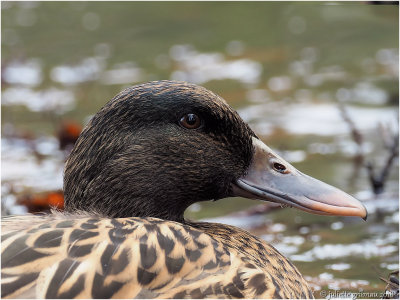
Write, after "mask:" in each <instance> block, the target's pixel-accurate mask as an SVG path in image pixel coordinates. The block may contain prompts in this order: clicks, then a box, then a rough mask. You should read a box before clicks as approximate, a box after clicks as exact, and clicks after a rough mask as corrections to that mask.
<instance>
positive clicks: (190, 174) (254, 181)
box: [64, 81, 367, 222]
mask: <svg viewBox="0 0 400 300" xmlns="http://www.w3.org/2000/svg"><path fill="white" fill-rule="evenodd" d="M64 194H65V208H66V210H67V211H74V210H84V211H92V212H97V213H100V214H102V215H105V216H110V217H131V216H137V217H157V218H162V219H167V220H173V221H180V222H182V221H183V214H184V211H185V209H186V208H187V207H188V206H190V205H191V204H193V203H195V202H200V201H206V200H217V199H222V198H226V197H231V196H243V197H246V198H252V199H260V200H266V201H272V202H277V203H281V204H284V205H288V206H294V207H297V208H299V209H302V210H305V211H308V212H312V213H317V214H330V215H343V216H360V217H362V218H365V217H366V215H367V212H366V210H365V208H364V206H363V205H362V204H361V203H360V202H359V201H357V200H356V199H354V198H353V197H351V196H350V195H348V194H346V193H344V192H342V191H340V190H338V189H336V188H334V187H332V186H330V185H328V184H325V183H323V182H321V181H318V180H316V179H313V178H311V177H309V176H307V175H304V174H302V173H301V172H299V171H297V170H296V169H295V168H294V167H293V166H291V165H290V164H289V163H287V162H286V161H285V160H283V159H282V158H281V157H279V156H278V155H277V154H276V153H274V152H273V151H272V150H271V149H270V148H268V147H267V146H266V145H265V144H264V143H263V142H262V141H261V140H260V139H259V138H258V137H257V136H256V135H255V133H254V132H253V131H252V130H251V129H250V127H249V126H248V125H247V124H245V123H244V122H243V121H242V119H241V118H240V117H239V115H238V114H237V113H236V112H235V111H234V110H233V109H232V108H231V107H230V106H229V105H228V104H227V103H226V102H225V101H224V100H223V99H222V98H220V97H219V96H217V95H215V94H214V93H212V92H210V91H208V90H207V89H205V88H202V87H199V86H197V85H194V84H189V83H185V82H176V81H158V82H150V83H146V84H142V85H137V86H134V87H131V88H128V89H125V90H124V91H122V92H121V93H120V94H118V95H117V96H116V97H114V98H113V99H112V100H111V101H110V102H108V103H107V104H106V105H105V106H104V107H103V108H102V109H101V110H100V111H99V112H98V113H97V114H96V115H95V116H94V117H93V118H92V119H91V121H90V122H89V124H88V125H87V126H86V127H85V129H84V130H83V132H82V133H81V135H80V137H79V138H78V140H77V142H76V143H75V147H74V149H73V150H72V152H71V154H70V156H69V158H68V160H67V162H66V167H65V173H64Z"/></svg>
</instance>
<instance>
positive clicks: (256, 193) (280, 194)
mask: <svg viewBox="0 0 400 300" xmlns="http://www.w3.org/2000/svg"><path fill="white" fill-rule="evenodd" d="M253 145H254V149H255V152H254V157H253V161H252V163H251V165H250V167H249V169H248V171H247V173H246V174H245V175H244V176H242V177H241V178H239V179H238V180H237V181H236V182H235V183H234V184H233V186H232V191H233V195H234V196H240V197H245V198H250V199H259V200H264V201H271V202H275V203H279V204H281V205H283V206H290V207H296V208H298V209H301V210H304V211H307V212H310V213H313V214H319V215H335V216H358V217H361V218H363V219H364V220H366V218H367V210H366V209H365V207H364V205H362V204H361V202H360V201H358V200H357V199H355V198H353V197H352V196H350V195H348V194H346V193H345V192H343V191H341V190H339V189H337V188H335V187H333V186H331V185H329V184H326V183H324V182H322V181H319V180H317V179H315V178H312V177H310V176H308V175H305V174H303V173H301V172H300V171H298V170H297V169H296V168H294V167H293V166H292V165H290V164H289V163H288V162H286V161H285V160H284V159H282V158H281V157H279V156H278V155H277V154H276V153H274V152H273V151H272V150H271V149H270V148H269V147H268V146H267V145H265V144H264V143H263V142H261V141H260V140H259V139H256V138H253Z"/></svg>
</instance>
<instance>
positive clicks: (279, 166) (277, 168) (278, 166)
mask: <svg viewBox="0 0 400 300" xmlns="http://www.w3.org/2000/svg"><path fill="white" fill-rule="evenodd" d="M272 166H273V167H274V169H275V171H278V172H280V173H286V172H285V171H286V167H285V166H284V165H282V164H280V163H278V162H275V163H274V164H273V165H272Z"/></svg>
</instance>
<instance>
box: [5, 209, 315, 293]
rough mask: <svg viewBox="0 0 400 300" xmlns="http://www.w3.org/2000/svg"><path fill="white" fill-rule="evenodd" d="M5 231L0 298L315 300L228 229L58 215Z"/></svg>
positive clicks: (12, 221)
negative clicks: (305, 299) (249, 299)
mask: <svg viewBox="0 0 400 300" xmlns="http://www.w3.org/2000/svg"><path fill="white" fill-rule="evenodd" d="M29 223H30V224H33V225H31V226H26V225H27V224H29ZM7 225H9V226H7ZM3 226H5V227H6V228H13V227H14V230H13V231H9V232H7V233H4V234H3V236H2V252H1V254H2V289H1V290H2V297H3V298H16V297H18V298H28V297H29V298H31V297H35V298H221V297H222V298H299V297H301V298H312V293H311V291H310V289H309V288H308V285H307V283H306V282H305V281H304V279H303V278H302V276H301V275H300V273H299V272H298V271H297V269H296V268H295V267H294V266H293V265H291V264H290V262H288V261H287V260H286V259H285V258H284V257H283V256H282V255H281V254H280V253H279V252H278V251H276V250H275V249H274V248H273V247H272V246H270V245H268V244H266V243H265V242H263V241H262V240H260V239H258V238H256V237H254V236H252V235H250V234H248V233H247V232H246V231H243V230H240V229H238V228H235V227H232V226H227V225H221V224H213V223H188V224H180V223H177V222H173V221H165V220H161V219H156V218H135V217H132V218H116V219H111V218H98V217H87V216H80V217H79V218H75V219H72V218H71V217H68V218H62V216H61V215H60V216H59V217H55V216H24V218H21V217H11V218H7V220H5V221H4V222H3ZM18 226H20V227H23V228H24V230H18V229H17V228H18ZM211 232H212V233H213V234H212V235H210V234H209V233H211ZM242 242H245V243H242Z"/></svg>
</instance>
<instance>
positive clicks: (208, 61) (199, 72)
mask: <svg viewBox="0 0 400 300" xmlns="http://www.w3.org/2000/svg"><path fill="white" fill-rule="evenodd" d="M170 56H171V58H172V60H173V61H174V62H175V63H176V66H177V70H176V71H173V72H172V74H171V77H170V78H171V79H173V80H183V81H189V82H193V83H196V84H204V83H206V82H208V81H211V80H223V79H232V80H237V81H239V82H242V83H244V84H253V85H254V84H257V83H259V81H260V77H261V73H262V65H261V64H260V63H258V62H256V61H254V60H251V59H236V60H229V61H227V60H226V59H225V58H224V55H223V54H221V53H200V52H198V51H197V50H196V49H194V47H193V46H191V45H175V46H173V47H172V48H171V50H170Z"/></svg>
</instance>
